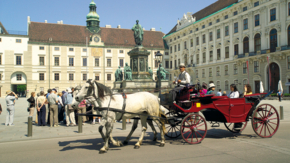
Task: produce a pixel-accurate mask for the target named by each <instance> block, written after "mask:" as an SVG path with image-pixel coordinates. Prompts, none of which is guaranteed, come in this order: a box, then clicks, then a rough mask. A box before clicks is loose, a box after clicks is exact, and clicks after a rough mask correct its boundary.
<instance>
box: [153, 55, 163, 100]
mask: <svg viewBox="0 0 290 163" xmlns="http://www.w3.org/2000/svg"><path fill="white" fill-rule="evenodd" d="M162 59H163V55H162V54H161V53H160V51H157V53H156V54H155V60H156V61H157V63H158V64H159V71H158V74H157V77H158V89H159V97H160V95H161V72H160V68H161V66H160V63H162Z"/></svg>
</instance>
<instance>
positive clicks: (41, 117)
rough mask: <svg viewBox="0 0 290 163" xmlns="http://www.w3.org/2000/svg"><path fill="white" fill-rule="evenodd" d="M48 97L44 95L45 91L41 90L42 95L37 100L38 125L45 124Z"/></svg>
mask: <svg viewBox="0 0 290 163" xmlns="http://www.w3.org/2000/svg"><path fill="white" fill-rule="evenodd" d="M45 104H47V99H46V96H44V92H43V91H40V96H39V97H38V98H37V100H36V107H37V114H38V126H45V125H46V124H45V122H46V121H45V117H46V116H45V115H46V106H45Z"/></svg>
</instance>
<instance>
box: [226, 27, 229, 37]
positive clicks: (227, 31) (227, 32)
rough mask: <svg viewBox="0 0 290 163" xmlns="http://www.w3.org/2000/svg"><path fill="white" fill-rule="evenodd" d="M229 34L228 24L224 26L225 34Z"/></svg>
mask: <svg viewBox="0 0 290 163" xmlns="http://www.w3.org/2000/svg"><path fill="white" fill-rule="evenodd" d="M228 35H229V26H225V36H228Z"/></svg>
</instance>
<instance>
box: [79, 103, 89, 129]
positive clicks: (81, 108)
mask: <svg viewBox="0 0 290 163" xmlns="http://www.w3.org/2000/svg"><path fill="white" fill-rule="evenodd" d="M78 107H79V109H78V113H79V114H86V110H87V109H86V100H83V101H81V102H80V104H79V106H78ZM82 117H83V125H85V122H86V116H82Z"/></svg>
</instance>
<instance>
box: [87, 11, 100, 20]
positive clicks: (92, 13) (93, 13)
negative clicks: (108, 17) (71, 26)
mask: <svg viewBox="0 0 290 163" xmlns="http://www.w3.org/2000/svg"><path fill="white" fill-rule="evenodd" d="M99 18H100V16H99V15H98V14H97V13H96V12H90V13H89V14H88V15H87V19H99Z"/></svg>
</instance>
